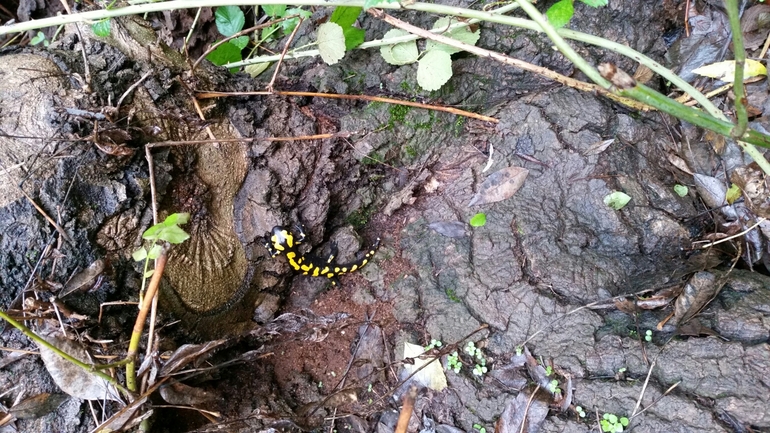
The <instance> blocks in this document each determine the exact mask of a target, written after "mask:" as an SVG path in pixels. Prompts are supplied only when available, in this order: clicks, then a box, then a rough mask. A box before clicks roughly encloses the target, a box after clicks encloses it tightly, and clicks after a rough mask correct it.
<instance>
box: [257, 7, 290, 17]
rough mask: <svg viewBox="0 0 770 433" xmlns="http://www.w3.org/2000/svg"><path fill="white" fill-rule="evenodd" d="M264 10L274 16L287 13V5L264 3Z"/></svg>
mask: <svg viewBox="0 0 770 433" xmlns="http://www.w3.org/2000/svg"><path fill="white" fill-rule="evenodd" d="M262 10H263V11H265V13H266V14H267V15H270V16H271V17H273V18H278V17H282V16H284V15H286V5H262Z"/></svg>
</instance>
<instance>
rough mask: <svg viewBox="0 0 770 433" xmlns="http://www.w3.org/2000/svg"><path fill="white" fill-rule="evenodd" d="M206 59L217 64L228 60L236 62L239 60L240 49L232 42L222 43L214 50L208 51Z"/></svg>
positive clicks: (228, 61) (219, 64)
mask: <svg viewBox="0 0 770 433" xmlns="http://www.w3.org/2000/svg"><path fill="white" fill-rule="evenodd" d="M206 60H208V61H209V62H211V63H213V64H215V65H217V66H222V65H224V64H227V63H230V62H238V61H240V60H241V49H240V48H238V47H236V46H235V45H233V44H222V45H220V46H218V47H217V49H216V50H214V51H212V52H210V53H209V55H208V56H206Z"/></svg>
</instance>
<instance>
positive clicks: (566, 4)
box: [545, 0, 608, 29]
mask: <svg viewBox="0 0 770 433" xmlns="http://www.w3.org/2000/svg"><path fill="white" fill-rule="evenodd" d="M580 1H581V2H583V3H585V4H587V5H588V6H591V7H594V8H598V7H600V6H607V2H608V0H580ZM573 3H574V0H560V1H558V2H556V3H554V4H553V6H551V7H550V8H548V10H547V11H546V12H545V16H547V17H548V21H549V22H550V23H551V25H552V26H554V27H556V28H557V29H558V28H561V27H564V26H566V25H567V24H568V23H569V21H570V20H571V19H572V16H573V15H574V14H575V7H574V5H573Z"/></svg>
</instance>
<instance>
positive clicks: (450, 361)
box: [446, 350, 463, 374]
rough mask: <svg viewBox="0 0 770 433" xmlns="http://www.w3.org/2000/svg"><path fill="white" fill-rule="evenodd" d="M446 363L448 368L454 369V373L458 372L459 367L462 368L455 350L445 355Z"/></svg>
mask: <svg viewBox="0 0 770 433" xmlns="http://www.w3.org/2000/svg"><path fill="white" fill-rule="evenodd" d="M446 365H447V368H448V369H449V370H452V371H454V372H455V374H459V373H460V369H461V368H462V366H463V363H462V361H460V355H459V354H458V353H457V351H456V350H455V351H454V352H452V354H451V355H447V358H446Z"/></svg>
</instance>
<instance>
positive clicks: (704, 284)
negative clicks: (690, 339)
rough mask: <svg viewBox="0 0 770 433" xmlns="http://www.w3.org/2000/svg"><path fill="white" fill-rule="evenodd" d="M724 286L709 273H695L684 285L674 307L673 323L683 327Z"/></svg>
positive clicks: (719, 279) (720, 280)
mask: <svg viewBox="0 0 770 433" xmlns="http://www.w3.org/2000/svg"><path fill="white" fill-rule="evenodd" d="M724 284H725V279H724V278H718V277H717V276H716V275H714V274H713V273H711V272H696V273H695V274H694V275H693V276H692V277H690V280H689V281H688V282H687V284H685V286H684V290H683V291H682V294H681V295H679V297H678V298H677V299H676V304H675V305H674V321H675V323H677V324H678V325H680V326H681V325H683V324H684V323H686V322H687V321H688V320H690V319H692V318H693V317H694V316H695V315H696V314H698V313H699V312H701V310H703V309H704V308H705V307H706V305H708V304H709V302H711V300H712V299H714V298H715V297H716V295H717V294H718V293H719V291H720V290H721V289H722V287H723V286H724Z"/></svg>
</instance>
